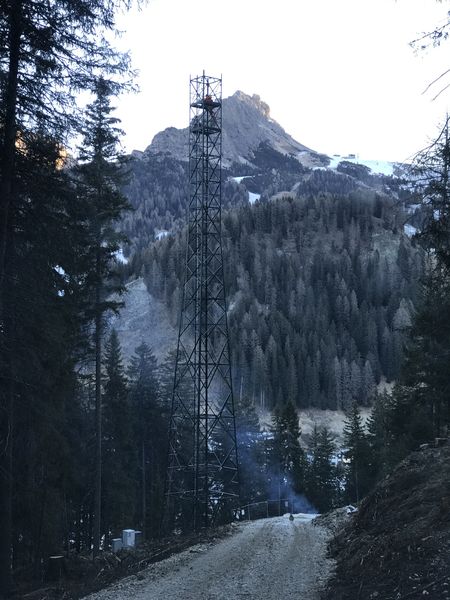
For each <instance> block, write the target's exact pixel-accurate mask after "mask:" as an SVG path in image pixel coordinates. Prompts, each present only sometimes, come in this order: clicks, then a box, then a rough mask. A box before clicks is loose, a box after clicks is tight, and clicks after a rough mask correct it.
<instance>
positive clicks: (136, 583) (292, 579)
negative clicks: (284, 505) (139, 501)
mask: <svg viewBox="0 0 450 600" xmlns="http://www.w3.org/2000/svg"><path fill="white" fill-rule="evenodd" d="M329 535H330V534H329V532H328V531H327V530H326V529H324V528H323V527H320V526H315V525H314V524H313V523H312V522H311V517H310V516H307V515H296V516H295V518H294V520H293V521H290V520H289V518H288V516H287V515H286V516H284V517H276V518H273V519H261V520H259V521H252V522H249V523H242V524H239V525H238V526H237V527H236V532H235V533H234V534H233V535H231V536H229V537H227V538H225V539H222V540H219V541H217V542H213V543H211V544H205V545H197V546H194V547H192V548H190V549H189V550H186V551H184V552H182V553H180V554H177V555H174V556H171V557H170V558H168V559H166V560H164V561H161V562H160V563H156V564H154V565H151V566H150V567H148V568H147V569H145V570H144V571H141V572H140V573H139V574H138V575H136V576H132V577H128V578H126V579H124V580H121V581H120V582H118V583H116V584H115V585H113V586H111V587H109V588H107V589H104V590H102V591H101V592H98V593H96V594H91V595H90V596H87V597H86V600H88V599H89V600H128V599H134V600H234V599H236V600H237V599H242V600H244V599H245V600H280V599H283V600H290V599H294V598H295V600H319V595H320V590H321V589H322V585H323V584H324V583H325V581H326V580H327V578H328V576H329V574H330V573H331V571H332V569H333V566H334V565H333V561H331V560H329V559H327V558H326V545H327V541H328V538H329Z"/></svg>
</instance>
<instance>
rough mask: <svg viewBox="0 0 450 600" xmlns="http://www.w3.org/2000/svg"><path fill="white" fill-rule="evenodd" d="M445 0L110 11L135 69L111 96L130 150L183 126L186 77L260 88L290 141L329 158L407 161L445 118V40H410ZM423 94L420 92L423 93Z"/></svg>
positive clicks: (155, 5)
mask: <svg viewBox="0 0 450 600" xmlns="http://www.w3.org/2000/svg"><path fill="white" fill-rule="evenodd" d="M449 11H450V1H449V0H443V2H436V0H276V1H273V0H271V1H269V0H224V2H222V3H219V2H217V1H214V0H148V2H147V4H146V5H145V6H144V7H143V8H142V9H140V10H138V9H137V8H133V10H132V11H131V12H129V13H127V14H125V15H121V16H119V18H118V26H119V28H120V29H121V30H122V31H123V34H122V36H121V37H120V38H119V39H118V40H116V42H115V43H116V45H117V46H119V47H120V49H122V50H124V49H128V50H129V51H130V53H131V57H132V62H133V66H134V68H136V69H137V70H138V76H137V78H136V83H137V84H138V86H139V88H140V91H139V93H137V94H133V95H127V96H125V97H122V98H121V99H119V100H118V102H117V107H118V110H117V115H118V116H119V117H120V118H121V120H122V128H123V129H124V130H125V132H126V137H125V139H124V146H125V148H126V150H127V151H131V150H132V149H138V150H144V149H145V148H146V147H147V146H148V145H149V144H150V142H151V141H152V139H153V136H154V135H155V134H156V133H158V132H159V131H161V130H163V129H165V128H166V127H171V126H172V127H178V128H182V127H187V125H188V115H189V78H190V76H195V75H199V74H201V73H202V72H203V70H205V71H206V74H207V75H212V76H222V78H223V97H224V98H225V97H227V96H230V95H232V94H233V93H234V92H236V90H242V91H243V92H245V93H247V94H250V95H252V94H258V95H259V96H260V97H261V99H262V100H264V101H265V102H266V103H267V104H268V105H269V106H270V109H271V116H272V118H274V119H275V120H276V121H278V123H279V124H280V125H281V126H282V127H283V128H284V129H285V130H286V131H287V132H288V133H289V134H290V135H292V136H293V137H294V138H295V139H296V140H297V141H299V142H300V143H302V144H304V145H306V146H308V147H310V148H312V149H313V150H316V151H318V152H325V153H328V154H334V153H337V154H342V155H345V154H348V153H352V154H356V155H358V156H360V157H361V158H365V159H382V160H390V161H408V160H410V159H411V158H412V157H413V156H414V154H416V153H417V152H418V151H419V150H420V149H422V148H423V147H424V146H426V145H427V144H428V143H429V142H430V141H431V140H432V139H433V138H434V137H435V135H436V133H437V130H438V126H439V123H440V122H442V120H443V119H444V118H445V115H446V112H447V111H448V104H449V100H450V88H449V90H447V92H443V93H442V94H440V96H439V97H438V98H437V99H436V100H433V98H434V97H435V96H436V94H438V92H439V91H440V90H441V89H442V88H443V87H444V86H445V85H448V84H450V74H449V75H448V76H447V77H443V78H442V79H441V80H440V81H439V82H437V83H436V84H434V85H432V86H431V88H430V89H429V90H428V91H426V92H425V90H426V88H427V86H428V85H429V84H430V83H432V82H433V81H434V80H435V79H436V78H437V77H439V76H440V75H441V74H442V73H444V72H445V71H446V70H447V69H449V68H450V40H449V41H447V42H444V43H443V44H442V45H441V46H440V47H438V48H430V49H427V50H425V51H420V52H415V51H414V50H413V49H412V48H411V46H410V42H411V41H412V40H414V39H417V38H418V37H420V35H421V34H422V33H424V32H427V31H429V30H431V29H433V28H434V27H436V26H437V25H439V24H442V23H443V22H445V20H446V17H447V13H448V12H449ZM424 92H425V93H424Z"/></svg>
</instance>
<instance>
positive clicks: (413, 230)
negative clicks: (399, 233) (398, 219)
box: [403, 223, 417, 237]
mask: <svg viewBox="0 0 450 600" xmlns="http://www.w3.org/2000/svg"><path fill="white" fill-rule="evenodd" d="M403 231H404V232H405V235H407V236H408V237H412V236H413V235H415V234H416V233H417V228H416V227H414V226H413V225H408V223H407V224H406V225H404V226H403Z"/></svg>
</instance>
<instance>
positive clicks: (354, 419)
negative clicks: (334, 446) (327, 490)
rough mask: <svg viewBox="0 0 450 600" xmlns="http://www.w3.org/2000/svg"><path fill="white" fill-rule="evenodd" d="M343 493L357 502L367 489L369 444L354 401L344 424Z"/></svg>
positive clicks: (350, 499) (351, 500) (368, 479)
mask: <svg viewBox="0 0 450 600" xmlns="http://www.w3.org/2000/svg"><path fill="white" fill-rule="evenodd" d="M344 444H345V458H346V459H347V461H348V462H347V468H346V474H345V493H346V495H347V498H348V500H349V501H350V502H359V501H360V500H361V498H363V497H364V496H365V494H366V493H367V492H368V491H369V485H370V478H369V445H368V442H367V435H366V432H365V430H364V426H363V423H362V418H361V415H360V413H359V409H358V405H357V404H356V402H355V403H354V404H353V407H352V409H351V411H350V412H349V413H348V415H347V418H346V421H345V426H344Z"/></svg>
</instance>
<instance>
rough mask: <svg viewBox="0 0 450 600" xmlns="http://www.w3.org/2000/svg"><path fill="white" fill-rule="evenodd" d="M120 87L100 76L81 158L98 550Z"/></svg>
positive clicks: (120, 204)
mask: <svg viewBox="0 0 450 600" xmlns="http://www.w3.org/2000/svg"><path fill="white" fill-rule="evenodd" d="M115 89H116V86H115V85H114V84H113V83H111V82H109V81H107V80H105V79H103V78H99V79H98V80H96V81H95V85H94V90H93V92H94V94H95V99H94V101H93V102H92V104H90V105H89V106H88V108H87V110H86V117H85V121H84V126H83V128H82V131H83V135H84V143H83V146H82V147H81V149H80V163H79V164H78V166H77V167H76V169H75V173H76V175H77V180H76V183H77V184H78V186H79V194H80V204H81V207H82V208H83V210H84V211H85V214H86V221H87V225H88V228H89V232H90V243H89V245H88V246H87V248H86V252H85V256H84V258H85V261H86V270H87V273H88V275H87V280H86V287H87V288H88V289H90V292H91V300H90V303H89V304H88V305H87V307H86V314H87V316H88V317H89V316H90V317H91V318H92V321H93V325H94V335H93V337H94V362H95V376H94V377H95V390H96V392H95V397H96V439H97V446H96V462H95V464H96V477H95V507H96V510H95V513H94V554H95V553H97V552H98V550H99V545H100V523H101V496H102V493H101V485H102V473H101V470H102V469H101V466H102V465H101V455H102V449H101V441H102V412H101V407H102V403H101V393H102V391H101V355H102V337H103V317H104V315H105V313H106V312H107V311H108V310H117V308H118V307H119V303H118V302H117V301H114V300H111V294H112V292H121V291H122V287H121V286H120V284H118V283H117V281H115V280H114V277H113V275H114V273H113V271H112V269H111V266H112V263H113V259H114V255H115V253H116V252H117V251H118V249H119V247H120V246H119V244H120V242H121V241H122V236H121V235H120V234H118V233H117V232H116V231H115V229H114V224H115V223H116V222H117V220H118V219H119V217H120V215H121V214H122V211H123V210H124V209H126V208H127V207H128V204H127V202H126V200H125V198H124V196H123V195H122V193H121V191H120V184H122V183H123V172H122V169H121V164H120V154H119V150H118V146H119V136H120V134H121V130H120V129H118V127H117V123H118V119H117V118H115V117H113V116H112V115H111V113H112V111H113V110H114V109H113V107H112V106H111V95H112V94H113V93H114V90H115Z"/></svg>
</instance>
